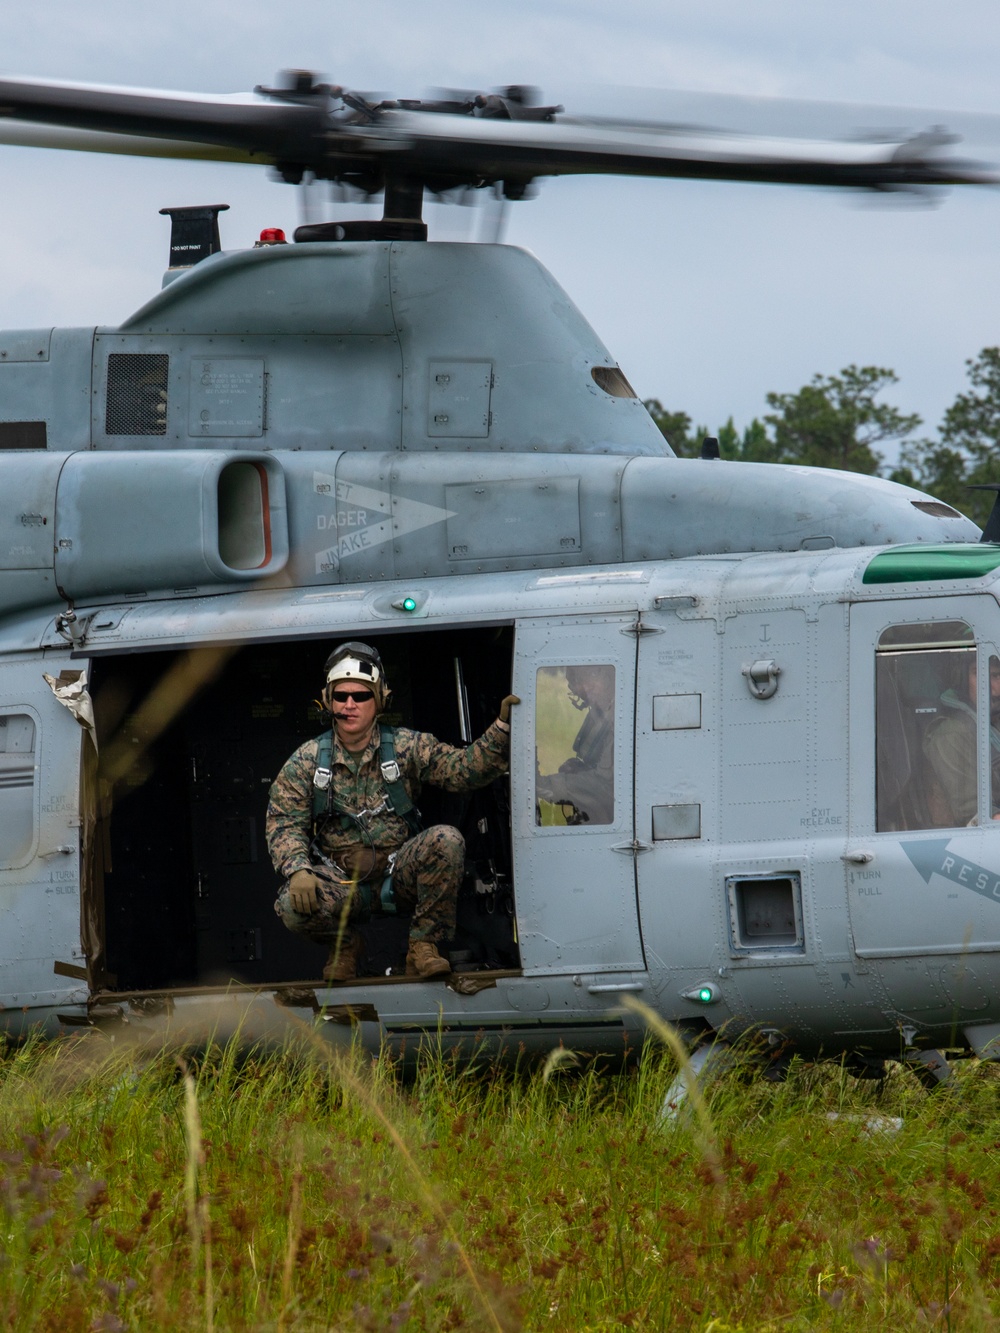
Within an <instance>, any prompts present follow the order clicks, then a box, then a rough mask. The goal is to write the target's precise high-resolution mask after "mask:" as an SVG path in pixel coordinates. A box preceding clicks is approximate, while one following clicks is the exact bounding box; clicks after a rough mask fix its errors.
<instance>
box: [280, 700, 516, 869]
mask: <svg viewBox="0 0 1000 1333" xmlns="http://www.w3.org/2000/svg"><path fill="white" fill-rule="evenodd" d="M509 753H510V734H509V732H506V731H504V730H503V728H502V727H500V726H498V724H497V723H496V722H494V723H493V724H492V726H490V727H487V729H486V731H484V732H483V734H482V736H480V738H479V739H478V740H477V741H473V742H472V744H471V745H469V746H467V747H466V748H465V749H464V750H460V749H458V748H456V747H455V746H454V745H446V744H445V743H444V742H443V741H439V740H438V739H437V737H436V736H432V735H431V734H430V733H429V732H426V731H409V730H407V728H405V727H397V728H396V761H397V763H398V764H399V771H400V776H401V778H402V780H403V784H404V786H405V787H406V790H407V792H408V794H409V797H410V800H411V801H414V802H416V801H417V799H418V797H419V796H420V790H421V788H422V787H423V785H424V784H425V783H427V784H429V785H430V786H432V787H443V788H444V790H445V791H471V790H473V789H474V788H476V787H485V786H487V785H488V784H489V783H491V782H492V781H493V780H494V778H498V777H500V775H501V774H502V773H505V772H506V771H507V764H508V758H509ZM318 754H319V742H318V740H311V741H306V743H305V744H304V745H300V746H299V748H298V749H297V750H296V751H295V753H294V754H293V755H292V757H291V758H290V759H289V760H288V762H287V763H286V764H285V766H284V768H283V769H282V770H281V772H280V773H279V774H278V776H277V777H276V778H275V780H274V783H273V785H272V787H271V798H270V801H269V802H268V807H267V823H266V825H265V829H266V833H267V846H268V850H269V851H270V853H271V860H272V861H273V862H274V868H275V870H276V871H277V872H278V874H279V875H281V876H282V878H284V879H288V878H289V876H291V875H294V874H295V872H296V870H303V869H308V868H309V866H310V864H311V858H310V856H309V844H310V841H311V838H312V802H313V774H314V773H315V772H316V762H317V757H318ZM330 770H331V774H332V776H331V780H330V788H329V790H330V791H332V792H334V793H335V794H336V800H337V804H338V805H339V806H340V807H341V808H344V809H347V810H350V811H357V810H374V809H375V808H376V807H377V806H379V805H381V803H382V800H383V798H384V797H385V796H386V787H385V782H384V781H383V778H382V770H381V768H380V766H379V753H378V736H377V730H376V732H373V734H372V739H371V740H370V741H369V742H368V745H367V746H366V747H365V749H364V750H363V751H362V752H361V755H360V762H359V763H358V765H357V772H356V773H355V772H354V771H353V769H352V767H351V765H349V764H348V762H347V753H346V751H345V750H344V748H343V746H342V745H341V744H340V741H339V740H338V739H337V737H336V734H335V735H334V738H333V751H332V753H331V756H330ZM321 824H322V827H321V831H320V835H319V846H320V849H321V850H322V852H323V854H324V856H328V857H330V859H331V860H333V861H336V860H337V853H338V852H340V851H345V850H346V849H347V848H348V847H351V846H356V845H357V844H358V843H359V842H360V841H361V835H360V834H359V832H358V830H357V829H356V828H350V829H347V830H342V829H341V827H340V821H339V820H338V819H337V817H336V815H334V816H333V817H332V818H330V819H328V820H326V821H325V823H323V822H322V821H321ZM367 831H368V835H369V837H370V838H371V842H372V845H373V846H375V847H377V848H379V850H381V851H386V852H392V851H395V850H396V849H397V848H398V847H402V845H403V843H404V842H406V840H407V839H408V838H409V837H411V836H412V835H411V833H410V830H409V828H408V827H407V824H406V821H405V819H403V818H402V816H401V815H397V814H396V813H395V811H393V810H392V809H391V808H390V809H387V810H384V811H383V812H382V813H381V814H378V815H375V816H374V817H373V818H372V819H371V821H370V823H369V824H368V826H367Z"/></svg>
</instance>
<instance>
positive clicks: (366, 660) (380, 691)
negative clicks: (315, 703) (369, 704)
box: [323, 640, 392, 713]
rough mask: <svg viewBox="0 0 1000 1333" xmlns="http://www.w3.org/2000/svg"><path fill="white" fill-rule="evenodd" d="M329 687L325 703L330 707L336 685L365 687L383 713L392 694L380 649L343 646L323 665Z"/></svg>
mask: <svg viewBox="0 0 1000 1333" xmlns="http://www.w3.org/2000/svg"><path fill="white" fill-rule="evenodd" d="M323 675H324V676H325V677H326V685H325V687H324V690H323V702H324V704H325V705H326V706H327V708H329V707H330V703H331V699H332V694H333V690H334V688H335V686H337V685H339V684H346V683H347V682H350V683H351V684H356V685H364V686H366V687H367V688H368V689H369V690H371V692H372V694H373V695H374V696H375V711H376V712H377V713H381V712H382V711H383V709H384V708H385V707H386V705H387V704H388V702H389V699H390V697H391V695H392V691H391V690H390V689H389V687H388V686H387V685H386V682H385V668H384V667H383V666H382V659H381V657H379V655H378V652H377V650H376V649H374V648H372V647H371V645H370V644H367V643H356V642H354V641H353V640H352V641H351V642H350V643H342V644H340V645H339V646H338V647H336V648H334V650H333V652H332V653H331V654H330V656H329V657H328V658H327V659H326V662H325V663H324V664H323Z"/></svg>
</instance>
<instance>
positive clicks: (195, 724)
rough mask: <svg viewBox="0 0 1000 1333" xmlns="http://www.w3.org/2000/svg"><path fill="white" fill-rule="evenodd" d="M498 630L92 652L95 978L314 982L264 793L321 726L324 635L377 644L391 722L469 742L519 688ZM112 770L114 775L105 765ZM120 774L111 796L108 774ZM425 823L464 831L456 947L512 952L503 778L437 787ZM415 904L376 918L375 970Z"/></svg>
mask: <svg viewBox="0 0 1000 1333" xmlns="http://www.w3.org/2000/svg"><path fill="white" fill-rule="evenodd" d="M512 637H513V636H512V631H511V630H510V629H509V628H505V627H495V628H490V629H462V630H439V629H436V630H432V631H426V630H417V631H416V632H414V631H413V630H411V632H409V633H407V634H395V635H385V634H374V633H372V632H371V631H370V629H367V628H366V629H364V630H359V631H355V632H354V633H351V632H349V631H346V632H337V633H335V634H331V635H330V636H329V638H324V639H323V640H322V641H319V640H310V641H304V642H291V643H270V644H255V645H250V646H247V647H242V648H239V649H235V650H219V649H214V648H202V649H195V650H191V651H188V650H183V651H178V652H155V653H154V652H149V653H134V654H129V655H122V656H109V657H106V658H100V659H97V660H95V661H94V663H93V668H92V688H91V692H92V695H93V698H94V704H95V712H96V717H97V729H98V738H99V741H100V753H101V762H102V765H103V770H102V773H101V780H102V782H103V784H104V798H105V799H104V800H103V802H102V807H103V810H104V818H103V819H102V820H101V821H100V826H99V831H98V833H99V836H98V838H96V839H95V843H96V844H97V845H100V846H103V847H104V848H105V849H106V851H105V855H104V857H103V858H102V862H101V865H100V867H99V873H98V874H97V875H95V885H94V895H95V900H97V899H99V901H100V906H101V907H102V909H103V920H104V923H105V949H104V956H103V968H102V974H101V975H100V976H99V977H97V978H95V982H96V987H97V988H98V989H101V990H104V991H114V992H132V991H162V990H167V989H176V988H183V987H199V988H200V987H205V986H216V985H226V984H228V983H229V982H231V981H237V982H241V983H244V984H249V985H263V986H266V985H268V984H271V983H286V982H291V981H302V982H308V981H312V982H315V981H317V980H318V979H319V977H320V973H321V970H322V966H323V963H324V962H325V952H324V951H323V950H322V949H321V948H320V947H319V946H317V945H316V944H313V943H311V942H309V941H308V940H305V939H303V938H301V937H299V936H296V935H293V934H291V933H290V932H289V931H287V930H286V929H285V928H284V926H283V925H282V924H281V922H280V921H279V919H278V917H277V916H276V915H275V913H274V909H273V905H274V900H275V896H276V894H277V891H278V888H279V880H278V877H277V875H276V874H275V872H274V869H273V868H272V865H271V861H270V857H269V855H268V852H267V846H266V842H265V837H264V817H265V812H266V808H267V799H268V791H269V789H270V785H271V783H272V782H273V780H274V778H275V777H276V776H277V774H278V772H279V770H280V769H281V766H282V765H283V763H284V762H285V760H286V759H287V758H288V757H289V756H290V755H291V754H292V753H293V751H294V750H295V749H296V748H297V747H298V746H299V745H301V744H302V742H303V741H305V740H308V739H310V738H311V737H314V736H316V735H318V734H319V733H320V732H321V731H322V730H323V722H322V719H321V716H320V714H319V712H318V710H317V708H316V707H315V705H314V704H313V702H312V701H313V700H315V698H316V696H317V695H318V694H319V691H320V688H321V685H322V678H323V677H322V668H323V663H324V661H325V659H326V657H327V654H328V653H329V651H330V648H331V647H332V646H333V645H334V644H335V643H338V642H342V641H344V640H345V639H350V638H360V639H362V640H364V641H365V642H369V643H371V644H372V645H373V646H374V647H376V648H377V649H378V651H379V653H380V654H381V656H382V659H383V662H384V664H385V668H386V676H387V679H388V681H389V683H390V685H391V687H392V691H393V698H392V703H391V707H390V711H389V713H388V714H387V717H386V720H387V721H388V722H389V723H390V724H392V725H400V726H407V727H412V728H414V729H416V730H420V731H430V732H432V733H433V734H434V735H436V736H437V737H438V738H439V739H440V740H443V741H447V742H449V743H452V744H456V745H461V744H463V743H465V738H468V739H475V738H476V737H477V736H479V735H480V734H481V733H482V732H483V731H484V730H485V729H486V727H487V726H488V725H489V723H490V722H491V721H492V720H493V719H494V718H495V717H496V715H497V708H498V706H499V702H500V700H501V699H502V698H503V696H504V695H505V694H507V693H508V692H509V688H510V673H511V652H512ZM112 768H113V769H114V770H115V772H114V773H111V772H110V771H109V770H110V769H112ZM112 782H113V788H114V790H113V796H110V797H109V792H108V788H109V786H110V785H111V784H112ZM419 805H420V809H421V812H422V814H423V817H424V822H425V824H428V825H430V824H434V823H449V824H454V825H456V826H457V827H458V828H460V829H461V831H462V833H463V834H464V836H465V839H466V851H467V862H466V865H467V872H466V878H465V881H464V883H463V887H462V891H461V893H460V896H459V915H458V933H457V935H456V939H455V941H454V944H453V951H454V953H455V954H461V955H464V958H463V961H464V962H465V963H467V965H469V966H470V967H473V968H482V967H492V968H512V967H517V966H519V958H518V953H517V946H516V943H515V941H514V924H513V922H514V913H513V898H512V877H511V868H510V832H509V829H510V819H509V808H508V807H509V801H508V795H507V780H506V779H501V780H499V781H498V782H495V783H494V784H492V786H490V787H488V788H486V789H484V790H483V791H480V792H475V793H471V794H467V795H466V794H462V795H454V794H449V793H443V792H438V791H436V790H433V789H430V788H427V789H425V792H424V793H423V795H422V796H421V798H420V801H419ZM407 929H408V918H406V917H398V918H395V917H386V918H381V919H378V920H375V919H373V921H372V923H370V925H366V926H365V927H364V930H363V934H364V936H365V939H366V945H367V949H366V956H365V959H364V967H363V972H364V974H365V975H369V976H375V975H384V974H385V972H386V970H387V969H389V968H393V969H394V968H395V967H396V966H399V965H401V964H402V958H403V955H405V951H406V933H407Z"/></svg>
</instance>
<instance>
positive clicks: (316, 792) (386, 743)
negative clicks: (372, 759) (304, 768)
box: [312, 725, 424, 835]
mask: <svg viewBox="0 0 1000 1333" xmlns="http://www.w3.org/2000/svg"><path fill="white" fill-rule="evenodd" d="M317 744H318V753H317V755H316V772H315V774H314V775H313V798H312V819H313V829H314V830H315V827H316V824H317V822H318V821H319V820H320V819H321V818H322V816H323V815H325V814H339V815H340V816H341V818H342V819H346V820H347V821H348V823H347V824H346V825H344V827H348V826H349V825H350V823H351V822H353V817H352V815H351V813H350V811H348V810H344V809H342V808H341V807H340V806H338V805H337V804H336V803H335V801H334V799H333V796H332V793H331V791H330V780H331V777H332V774H331V770H330V761H331V759H332V757H333V729H332V728H331V729H330V730H329V731H324V732H323V734H322V735H321V736H319V737H317ZM378 760H379V767H380V769H381V770H382V781H383V782H384V783H385V791H386V795H387V796H388V798H389V804H390V805H391V806H392V810H393V813H394V814H397V815H399V817H400V819H403V820H405V821H406V827H407V828H408V829H409V830H410V833H411V835H413V834H417V833H421V832H422V831H423V827H424V825H423V821H422V820H421V818H420V811H419V810H418V809H417V807H416V806H415V805H414V804H413V802H412V801H411V800H410V797H409V793H408V792H407V790H406V787H405V785H404V783H403V779H402V776H401V775H400V771H399V762H398V761H397V759H396V731H395V728H393V727H385V726H381V725H380V726H379V746H378ZM317 779H318V780H317Z"/></svg>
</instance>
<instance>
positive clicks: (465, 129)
mask: <svg viewBox="0 0 1000 1333" xmlns="http://www.w3.org/2000/svg"><path fill="white" fill-rule="evenodd" d="M302 78H303V82H301V83H300V84H299V85H298V86H297V87H295V88H290V89H287V90H276V91H274V90H269V91H268V92H267V93H265V94H239V95H234V96H228V97H224V96H210V95H203V94H186V93H164V92H152V91H150V92H147V91H143V90H135V89H116V88H104V87H97V86H83V85H80V86H77V85H70V84H55V83H43V82H37V81H31V80H0V142H7V143H30V144H32V145H35V146H37V145H41V144H51V145H52V146H60V147H65V146H72V147H81V148H90V149H92V150H96V151H113V152H122V151H131V152H134V153H148V154H149V155H151V156H171V157H173V156H190V157H198V158H201V157H206V156H207V157H213V158H217V159H221V160H226V161H244V162H245V161H257V162H265V163H275V164H278V165H279V166H280V168H281V169H282V171H283V172H284V174H285V175H286V176H287V178H289V179H297V178H301V174H302V172H303V171H310V172H312V173H313V174H314V175H316V176H317V177H325V178H328V179H332V180H345V181H349V182H350V181H355V182H361V183H363V186H364V188H366V189H368V190H371V189H373V188H379V187H380V185H381V184H382V183H383V182H384V180H385V178H386V177H387V176H391V177H394V178H396V179H399V178H405V179H408V180H411V181H413V182H414V183H416V184H423V185H425V186H427V187H428V188H430V189H432V190H435V191H438V192H441V191H444V190H448V189H452V188H454V187H456V186H460V185H467V186H468V185H472V186H481V185H491V184H494V183H496V182H504V183H505V190H506V191H507V192H508V194H510V195H511V196H512V197H517V196H518V194H519V192H521V191H522V190H523V188H524V187H525V186H526V185H527V183H528V182H530V181H531V180H532V179H534V178H535V177H537V176H557V175H570V174H572V175H580V174H602V175H629V176H653V177H669V176H676V177H687V178H692V179H702V180H730V181H755V182H774V183H781V184H790V185H819V186H838V187H854V188H859V187H863V188H869V189H876V190H885V189H900V188H913V187H922V186H935V185H955V184H988V183H989V184H992V183H996V182H997V181H998V180H1000V177H998V176H997V175H996V174H995V173H994V172H993V171H992V170H990V169H987V168H986V167H984V166H982V165H980V164H977V163H973V162H968V161H965V160H963V159H961V158H958V157H953V156H950V155H948V150H950V148H951V147H952V145H953V144H954V142H955V137H954V136H953V135H950V134H948V133H947V131H945V130H944V129H943V128H942V127H941V126H940V125H937V124H933V123H932V124H930V125H929V126H928V128H927V129H926V130H924V131H923V132H917V133H912V132H911V133H907V132H906V131H896V132H895V135H896V136H897V137H894V136H893V134H887V135H886V136H885V137H881V136H874V137H868V138H864V139H861V140H855V141H849V140H848V141H845V140H827V139H822V138H818V137H817V138H815V139H803V138H801V137H798V136H793V135H788V136H781V135H774V134H760V133H758V134H754V135H747V134H741V133H739V132H738V131H734V130H732V129H723V128H714V127H710V126H705V125H703V124H702V125H699V124H697V123H691V122H690V121H682V120H677V121H672V122H655V121H649V120H638V119H629V118H627V117H623V116H617V117H615V116H598V115H591V116H587V117H573V116H565V115H560V114H559V113H560V112H561V108H551V109H543V111H545V110H550V111H551V115H550V116H549V118H548V119H541V118H537V119H522V118H521V114H516V115H515V118H513V119H507V118H504V117H505V109H506V110H511V111H514V112H515V113H516V112H517V108H516V107H514V108H511V107H510V106H509V105H508V104H506V103H505V102H504V100H503V99H502V98H500V97H497V96H491V97H484V98H482V99H481V105H482V107H483V108H485V110H482V109H480V104H479V103H473V102H472V101H471V100H468V101H467V102H466V103H464V104H463V103H460V102H458V101H455V102H451V103H442V102H440V101H438V102H426V103H423V104H422V103H421V102H419V101H406V102H405V103H396V102H379V103H373V102H370V101H368V100H367V99H366V98H365V97H364V96H363V95H361V94H351V93H347V92H345V91H344V90H343V89H340V88H331V87H329V86H327V85H324V84H318V83H315V82H313V81H312V78H311V76H302ZM736 100H739V99H736ZM744 100H745V99H744ZM716 101H717V103H718V104H719V105H720V106H724V105H725V99H716ZM806 105H808V104H806ZM795 106H796V104H795V103H792V104H790V107H791V108H792V109H793V110H792V112H790V114H794V108H795ZM846 111H847V109H846V108H845V113H846ZM866 111H867V112H868V113H870V111H871V109H870V108H867V109H866ZM522 114H523V113H522ZM898 114H899V113H898V112H891V113H890V112H887V113H886V115H887V117H888V116H889V115H892V116H898ZM917 115H918V113H909V122H908V123H909V124H911V125H912V124H915V123H916V124H920V123H921V121H920V120H916V119H915V117H916V116H917ZM772 123H773V118H772ZM890 123H891V122H890ZM896 123H898V121H897V122H896ZM923 123H925V124H926V123H927V122H923ZM67 134H68V135H69V138H66V137H65V136H66V135H67ZM47 136H48V137H47ZM89 136H110V137H106V138H105V139H104V140H103V142H102V141H101V139H100V137H98V138H90V137H89ZM127 143H133V144H134V145H135V146H134V147H133V148H131V149H129V148H127V147H125V146H124V145H125V144H127ZM185 145H187V146H188V147H187V148H185Z"/></svg>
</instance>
